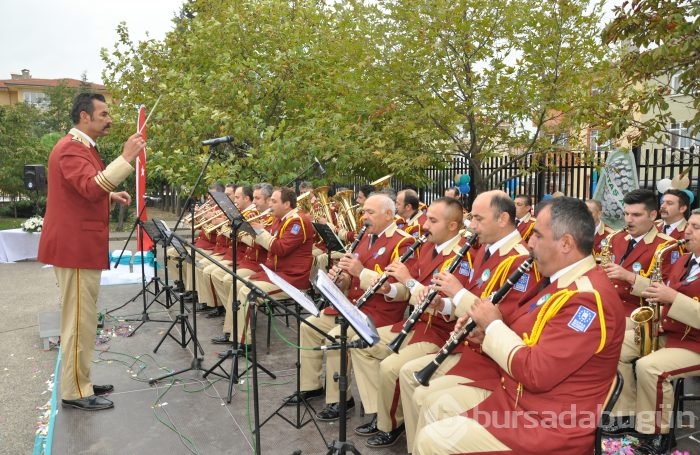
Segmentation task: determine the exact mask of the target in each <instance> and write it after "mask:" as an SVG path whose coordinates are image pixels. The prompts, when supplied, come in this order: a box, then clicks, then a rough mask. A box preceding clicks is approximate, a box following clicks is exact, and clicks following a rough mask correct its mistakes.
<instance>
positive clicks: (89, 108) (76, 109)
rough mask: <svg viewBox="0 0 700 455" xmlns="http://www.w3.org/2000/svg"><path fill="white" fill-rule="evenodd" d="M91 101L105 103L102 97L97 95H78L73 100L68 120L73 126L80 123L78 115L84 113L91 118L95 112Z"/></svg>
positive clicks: (88, 93) (89, 93) (87, 93)
mask: <svg viewBox="0 0 700 455" xmlns="http://www.w3.org/2000/svg"><path fill="white" fill-rule="evenodd" d="M93 100H97V101H102V102H103V103H106V102H107V101H105V97H104V95H101V94H99V93H91V92H86V93H79V94H78V96H76V97H75V99H73V108H72V109H71V111H70V119H71V120H72V121H73V125H77V124H78V123H80V113H81V112H83V111H85V112H87V114H88V115H89V116H90V117H92V114H93V113H94V112H95V104H94V103H93Z"/></svg>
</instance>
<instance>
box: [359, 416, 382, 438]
mask: <svg viewBox="0 0 700 455" xmlns="http://www.w3.org/2000/svg"><path fill="white" fill-rule="evenodd" d="M377 433H379V428H377V414H374V417H372V420H370V421H369V422H368V423H366V424H364V425H360V426H359V427H356V428H355V434H356V435H359V436H372V435H373V434H377Z"/></svg>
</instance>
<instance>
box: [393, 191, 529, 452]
mask: <svg viewBox="0 0 700 455" xmlns="http://www.w3.org/2000/svg"><path fill="white" fill-rule="evenodd" d="M470 228H471V229H473V230H474V232H475V233H476V234H477V235H478V236H479V242H480V243H481V244H482V248H479V249H478V250H477V251H476V252H475V253H474V264H473V268H472V271H471V273H470V276H469V281H468V283H467V285H466V286H462V284H461V282H460V281H459V280H458V279H457V277H455V276H454V275H453V274H448V273H445V272H441V273H438V274H436V275H434V277H433V283H432V285H431V287H433V288H436V289H439V290H440V291H442V292H443V293H444V294H445V295H446V296H448V297H450V298H451V300H452V301H454V302H455V305H454V306H450V307H449V308H446V307H445V302H444V301H443V300H442V299H436V300H437V301H436V302H433V306H434V307H436V308H438V309H439V310H440V311H441V313H443V314H447V315H451V317H453V318H457V317H464V318H465V320H466V318H467V312H468V311H469V310H470V309H471V307H472V305H473V303H474V302H475V301H476V300H477V299H479V298H480V297H482V298H486V297H488V296H489V295H490V294H492V293H493V292H495V291H496V290H498V288H499V287H500V286H501V285H503V283H504V282H505V280H506V278H507V277H508V276H510V275H511V274H512V273H513V272H514V271H515V270H517V269H518V268H519V267H520V265H521V264H522V263H523V262H524V261H525V260H526V259H527V258H528V257H529V255H530V252H529V250H528V249H527V246H526V245H525V243H524V242H523V240H522V237H520V232H518V230H517V229H516V225H515V204H514V203H513V200H512V199H511V198H510V197H509V196H508V194H506V193H505V192H503V191H498V190H495V191H487V192H485V193H481V194H479V195H478V196H477V197H476V199H475V200H474V205H473V206H472V222H471V225H470ZM538 283H539V274H538V273H536V272H535V271H534V270H530V271H529V272H525V273H524V274H522V275H521V276H520V278H519V279H518V281H517V283H515V284H514V285H513V287H512V288H511V290H510V291H509V292H508V293H507V294H506V297H505V298H504V299H503V300H501V302H500V304H499V305H500V310H501V313H502V314H503V317H504V320H505V321H506V322H507V323H508V322H509V319H508V318H509V316H510V314H511V312H512V311H513V310H514V309H516V308H517V307H518V305H519V304H520V303H521V302H523V300H524V299H526V298H527V297H528V296H531V295H532V293H533V292H537V290H538V287H539V284H538ZM448 302H449V300H448ZM434 357H435V354H434V353H431V354H429V355H427V356H423V357H420V358H418V359H416V360H412V361H410V362H407V363H406V364H405V365H404V366H403V367H402V368H401V372H400V373H399V378H400V379H399V381H400V388H401V404H402V405H403V410H404V419H405V421H406V422H405V423H406V442H407V445H408V449H409V451H410V450H411V448H412V446H413V437H414V436H415V426H416V423H417V420H418V408H419V407H420V404H421V401H422V400H421V397H422V396H423V395H424V394H425V393H427V392H428V390H430V391H431V392H432V391H435V390H438V389H440V388H449V387H452V386H454V385H457V384H460V383H464V382H465V377H470V378H473V379H474V380H476V379H479V378H482V379H485V378H486V377H488V376H489V375H490V377H492V378H496V379H500V376H499V375H498V374H497V368H498V365H497V364H496V363H495V362H494V361H493V360H491V358H490V357H488V356H486V355H483V354H481V347H480V346H479V345H473V346H469V347H465V346H464V345H460V347H459V348H457V349H455V350H454V351H453V353H452V354H451V355H450V356H448V357H447V358H446V359H445V361H444V362H443V363H442V365H441V366H440V368H438V369H437V370H436V371H435V373H434V374H433V375H432V379H431V382H430V387H419V385H418V383H417V382H416V381H415V379H414V378H413V373H414V372H415V371H417V370H420V369H421V368H423V367H424V366H426V365H427V364H428V363H429V362H430V361H432V359H433V358H434ZM476 364H479V365H480V367H478V368H475V365H476ZM444 375H446V376H444ZM477 375H478V376H477ZM414 403H415V405H414Z"/></svg>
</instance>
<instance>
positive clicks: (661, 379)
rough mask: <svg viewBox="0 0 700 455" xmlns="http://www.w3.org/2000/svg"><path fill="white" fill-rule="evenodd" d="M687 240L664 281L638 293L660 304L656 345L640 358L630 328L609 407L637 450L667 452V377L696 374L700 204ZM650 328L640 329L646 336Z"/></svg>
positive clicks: (699, 320) (699, 316)
mask: <svg viewBox="0 0 700 455" xmlns="http://www.w3.org/2000/svg"><path fill="white" fill-rule="evenodd" d="M685 239H686V240H687V244H686V248H687V250H688V253H687V254H685V255H683V256H681V258H680V260H678V261H676V263H675V264H672V265H670V266H669V267H668V268H669V273H668V285H665V284H663V283H660V282H653V283H651V284H650V285H649V287H648V288H647V289H646V290H645V291H644V292H643V293H642V296H643V297H644V298H646V299H648V300H650V301H657V302H658V303H659V304H660V305H661V308H662V313H661V316H660V323H661V332H660V336H659V337H658V346H659V348H658V349H657V350H655V351H653V352H650V353H646V355H644V356H642V357H640V355H641V354H642V352H641V349H640V345H639V344H638V342H639V341H641V340H640V339H639V338H638V337H639V335H641V334H637V333H635V330H628V331H627V332H626V333H625V342H624V345H623V347H622V354H621V356H620V364H619V365H618V369H619V370H620V372H622V373H623V376H624V379H625V383H624V387H623V389H622V394H621V395H620V398H619V399H618V401H617V404H616V405H615V408H614V409H613V415H616V416H618V418H617V422H616V427H617V428H616V430H617V432H630V433H632V434H633V435H634V436H636V437H637V438H638V439H640V442H641V444H640V446H639V447H638V449H639V450H640V451H641V452H640V453H649V454H651V453H666V452H665V448H666V444H667V442H668V440H667V439H668V431H669V417H670V415H671V410H672V409H673V386H672V384H671V381H672V380H674V379H677V378H685V377H689V376H697V375H698V374H700V303H698V297H699V296H700V265H699V263H698V261H699V260H700V209H695V210H693V211H692V212H691V216H690V219H689V220H688V224H687V226H686V229H685ZM662 266H663V267H665V265H662ZM653 330H654V329H653V328H652V330H651V332H652V333H649V332H650V331H646V333H644V337H645V338H646V339H647V341H652V340H649V338H650V335H653ZM635 339H636V340H635ZM624 417H627V418H624ZM633 429H634V430H636V431H632V430H633Z"/></svg>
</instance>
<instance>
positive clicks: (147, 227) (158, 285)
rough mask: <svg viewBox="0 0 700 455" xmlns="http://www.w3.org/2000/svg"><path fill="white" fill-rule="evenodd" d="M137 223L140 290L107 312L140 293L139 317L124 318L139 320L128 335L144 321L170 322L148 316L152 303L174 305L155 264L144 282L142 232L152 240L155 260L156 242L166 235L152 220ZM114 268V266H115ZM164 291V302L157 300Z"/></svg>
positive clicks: (168, 306)
mask: <svg viewBox="0 0 700 455" xmlns="http://www.w3.org/2000/svg"><path fill="white" fill-rule="evenodd" d="M136 223H137V225H139V226H141V228H142V230H141V232H142V235H141V236H140V237H139V243H140V245H139V248H140V249H141V286H142V289H141V292H139V294H137V295H136V297H134V298H133V299H131V300H130V301H129V302H126V303H124V305H121V306H120V307H117V308H114V309H112V310H109V311H108V312H107V313H108V314H109V313H110V312H112V311H116V310H118V309H120V308H123V307H124V306H125V305H126V304H128V303H130V302H133V301H134V300H136V298H137V297H138V296H139V295H141V296H142V298H143V312H142V313H141V317H140V318H138V319H124V320H125V321H140V324H139V325H137V326H136V328H134V330H132V331H131V333H129V336H133V335H134V334H135V333H136V331H137V330H138V329H140V328H141V326H142V325H144V324H145V323H146V322H171V321H170V320H166V319H151V318H150V316H149V315H148V309H149V308H150V307H151V305H153V303H155V302H158V304H160V305H162V306H164V307H165V308H170V307H171V306H173V305H174V303H173V299H172V296H171V292H172V286H168V285H166V284H165V283H163V282H161V281H160V277H158V269H157V266H154V267H153V277H152V278H151V281H150V282H149V283H148V284H146V265H145V261H144V255H143V234H144V233H145V234H146V235H148V237H150V238H151V240H152V241H153V247H152V248H151V252H152V253H153V256H154V258H156V259H155V260H156V261H157V253H158V251H157V246H158V243H161V242H162V243H164V242H165V240H166V237H164V234H163V231H162V230H161V229H160V227H159V226H158V225H157V224H156V223H155V222H153V221H151V222H143V221H141V220H140V219H137V221H136ZM115 268H116V267H115ZM165 281H166V282H167V281H168V272H167V270H165ZM151 284H155V292H154V291H151V290H150V289H149V286H150V285H151ZM147 293H151V294H153V298H152V299H151V301H150V302H148V303H146V294H147ZM163 293H165V303H163V302H161V301H160V300H158V299H159V298H160V296H161V295H162V294H163Z"/></svg>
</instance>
